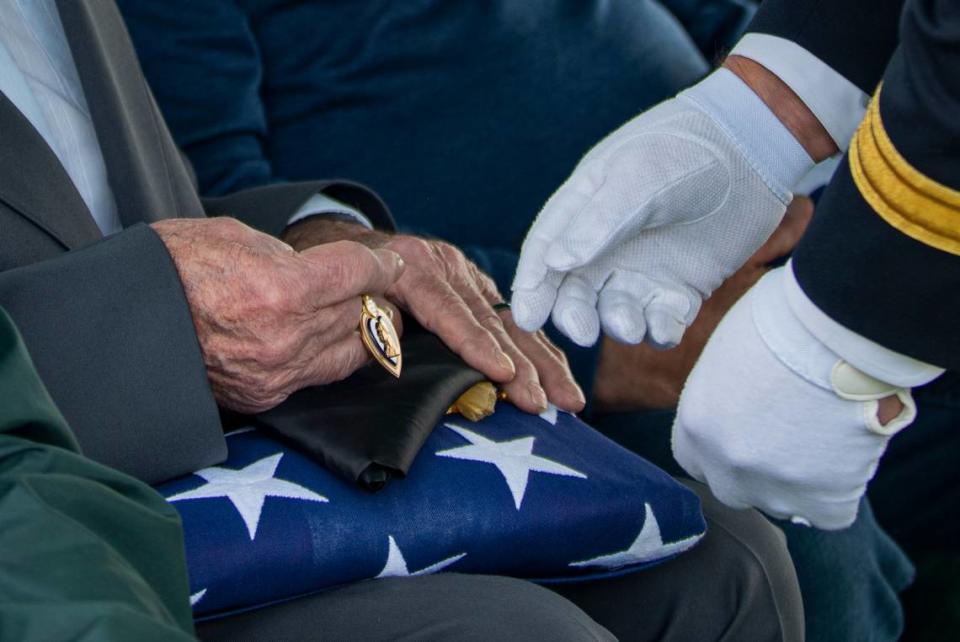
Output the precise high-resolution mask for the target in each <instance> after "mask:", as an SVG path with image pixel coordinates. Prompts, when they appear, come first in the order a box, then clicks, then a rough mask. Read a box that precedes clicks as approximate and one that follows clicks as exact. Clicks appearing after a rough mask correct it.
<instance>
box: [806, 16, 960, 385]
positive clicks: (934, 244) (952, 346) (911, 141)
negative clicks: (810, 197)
mask: <svg viewBox="0 0 960 642" xmlns="http://www.w3.org/2000/svg"><path fill="white" fill-rule="evenodd" d="M899 34H900V35H899V46H898V47H897V48H896V49H895V51H894V52H893V53H892V55H891V56H890V57H889V60H888V61H887V64H886V69H885V72H884V75H883V81H882V84H881V85H880V86H879V88H871V90H873V89H876V91H875V94H874V99H873V101H872V103H871V106H870V108H869V109H868V111H867V116H866V118H865V119H864V121H863V123H862V124H861V125H860V127H859V129H858V130H857V133H856V135H855V136H854V138H853V140H852V141H851V145H850V150H849V152H848V155H847V158H846V159H845V162H844V163H843V165H842V167H841V169H840V171H838V173H837V176H836V177H835V178H834V180H833V182H832V183H831V184H830V185H829V186H828V188H827V190H826V192H825V193H824V195H823V199H822V200H821V202H820V204H819V207H818V208H817V213H816V215H815V216H814V220H813V222H812V224H811V226H810V228H809V229H808V231H807V233H806V235H805V237H804V239H803V241H802V242H801V244H800V245H799V247H798V248H797V250H796V252H795V254H794V269H795V272H796V275H797V279H798V281H799V283H800V286H801V287H802V288H803V290H804V291H805V292H806V294H807V295H808V296H809V297H810V299H811V300H812V301H813V302H814V303H815V304H817V306H818V307H820V308H821V309H822V310H823V311H824V312H825V313H826V314H827V315H829V316H830V317H832V318H833V319H834V320H836V321H837V322H839V323H841V324H842V325H844V326H846V327H848V328H850V329H852V330H854V331H856V332H858V333H860V334H861V335H863V336H866V337H868V338H870V339H873V340H874V341H876V342H878V343H880V344H881V345H884V346H887V347H889V348H891V349H893V350H896V351H898V352H902V353H904V354H907V355H910V356H912V357H915V358H918V359H921V360H923V361H926V362H929V363H932V364H935V365H938V366H941V367H944V368H947V369H950V370H957V369H960V332H958V331H957V321H956V320H957V318H960V297H958V296H957V292H960V120H958V119H957V114H960V46H958V43H960V2H957V1H956V0H908V2H907V3H906V6H905V8H904V11H903V15H902V19H901V21H900V31H899Z"/></svg>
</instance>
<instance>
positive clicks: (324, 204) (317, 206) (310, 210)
mask: <svg viewBox="0 0 960 642" xmlns="http://www.w3.org/2000/svg"><path fill="white" fill-rule="evenodd" d="M320 214H324V215H328V216H330V215H332V216H338V217H341V218H343V219H345V220H348V221H352V222H354V223H359V224H360V225H363V226H364V227H366V228H367V229H369V230H372V229H373V224H372V223H371V222H370V219H368V218H367V217H366V216H364V215H363V214H362V213H361V212H360V210H357V209H355V208H353V207H350V206H349V205H346V204H344V203H341V202H340V201H338V200H336V199H334V198H330V197H329V196H327V195H326V194H322V193H317V194H314V195H313V196H311V197H310V198H308V199H307V202H306V203H304V204H303V205H301V206H300V209H298V210H297V211H296V213H295V214H294V215H293V216H291V217H290V220H288V221H287V225H288V226H289V225H293V224H294V223H296V222H297V221H300V220H303V219H305V218H307V217H309V216H317V215H320Z"/></svg>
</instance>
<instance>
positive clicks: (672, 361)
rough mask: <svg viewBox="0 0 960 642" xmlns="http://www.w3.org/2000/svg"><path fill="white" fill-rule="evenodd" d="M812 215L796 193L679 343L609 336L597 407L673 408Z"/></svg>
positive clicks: (810, 207)
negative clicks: (716, 337)
mask: <svg viewBox="0 0 960 642" xmlns="http://www.w3.org/2000/svg"><path fill="white" fill-rule="evenodd" d="M812 216H813V201H811V200H810V199H809V198H807V197H806V196H798V197H795V198H794V199H793V201H791V203H790V205H789V206H788V207H787V212H786V214H785V215H784V217H783V220H782V221H781V222H780V225H779V226H778V227H777V229H776V231H774V233H773V235H772V236H771V237H770V239H769V240H768V241H767V242H766V243H764V244H763V246H762V247H761V248H760V249H759V250H757V251H756V252H755V253H754V254H753V256H751V257H750V258H749V259H748V260H747V263H746V264H745V265H744V266H743V267H742V268H740V269H739V270H737V271H736V272H735V273H734V274H733V276H731V277H730V278H729V279H727V280H726V281H724V282H723V285H721V286H720V287H719V288H717V289H716V290H715V291H714V293H713V294H712V295H710V298H709V299H707V300H706V301H705V302H704V304H703V307H702V308H701V309H700V313H699V314H698V315H697V318H696V320H695V321H694V322H693V324H692V325H691V326H690V327H689V328H688V329H687V331H686V333H684V335H683V341H681V342H680V345H678V346H677V347H675V348H673V349H671V350H657V349H655V348H653V347H651V346H650V345H648V344H646V343H641V344H639V345H627V344H623V343H617V342H615V341H613V340H612V339H610V338H608V337H605V338H604V340H603V344H602V346H601V349H600V360H599V363H598V365H597V373H596V376H595V378H594V384H593V402H594V407H595V408H596V409H597V410H601V411H631V410H640V409H666V408H675V407H676V406H677V402H678V401H679V399H680V391H681V390H682V389H683V384H684V382H685V381H686V380H687V377H688V376H689V375H690V371H691V370H692V369H693V365H694V364H695V363H696V361H697V359H698V358H699V357H700V353H701V352H702V351H703V346H704V345H705V344H706V343H707V339H709V338H710V335H711V334H713V331H714V330H715V329H716V327H717V324H719V323H720V319H722V318H723V315H725V314H726V313H727V311H728V310H730V308H731V307H732V306H733V304H734V303H736V302H737V301H738V300H739V299H740V297H742V296H743V294H744V293H745V292H746V291H747V290H749V289H750V288H751V287H752V286H753V285H754V284H755V283H756V282H757V281H759V280H760V278H761V277H762V276H763V275H764V274H766V273H767V272H768V271H769V269H770V268H769V267H768V266H769V264H770V263H772V262H773V261H776V260H777V259H781V258H783V257H784V256H786V255H788V254H789V253H790V252H792V251H793V249H794V247H796V245H797V243H798V242H799V241H800V237H801V236H802V235H803V232H804V230H805V229H806V228H807V224H808V223H809V222H810V218H811V217H812Z"/></svg>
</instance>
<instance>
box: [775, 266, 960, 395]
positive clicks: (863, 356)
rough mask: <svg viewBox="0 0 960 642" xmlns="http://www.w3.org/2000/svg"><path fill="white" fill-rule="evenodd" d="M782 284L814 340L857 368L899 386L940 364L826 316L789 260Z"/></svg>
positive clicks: (929, 375) (923, 377)
mask: <svg viewBox="0 0 960 642" xmlns="http://www.w3.org/2000/svg"><path fill="white" fill-rule="evenodd" d="M782 272H783V275H782V283H781V285H782V288H783V293H784V295H785V298H786V302H787V304H788V306H789V310H790V312H792V314H793V316H794V317H795V318H796V319H797V320H798V321H799V322H800V323H801V324H803V326H804V327H805V328H806V329H807V331H809V332H810V334H811V335H813V336H814V337H815V338H816V339H817V340H818V341H820V342H821V343H823V344H824V345H826V346H827V347H828V348H830V350H832V351H833V352H835V353H836V354H837V355H839V356H840V357H841V358H842V359H844V360H845V361H846V362H847V363H849V364H850V365H852V366H853V367H855V368H857V369H858V370H860V371H861V372H863V373H865V374H867V375H869V376H871V377H873V378H874V379H878V380H880V381H883V382H885V383H888V384H890V385H893V386H896V387H902V388H912V387H914V386H919V385H923V384H925V383H929V382H931V381H933V380H934V379H936V378H937V377H939V376H940V375H941V374H943V372H944V370H943V368H939V367H937V366H934V365H931V364H929V363H925V362H923V361H919V360H917V359H914V358H913V357H909V356H907V355H904V354H900V353H899V352H894V351H893V350H890V349H889V348H885V347H883V346H882V345H880V344H879V343H876V342H874V341H871V340H870V339H867V338H866V337H863V336H861V335H859V334H857V333H856V332H853V331H852V330H849V329H847V328H845V327H844V326H842V325H840V324H839V323H837V322H836V321H834V320H833V319H831V318H830V317H828V316H827V315H826V314H825V313H824V312H823V311H822V310H820V308H818V307H817V306H816V304H815V303H814V302H813V301H811V300H810V299H809V297H807V295H806V293H804V291H803V290H802V289H801V288H800V284H799V283H798V282H797V278H796V276H795V275H794V273H793V262H792V260H791V261H789V262H788V263H787V265H786V266H785V267H784V268H782Z"/></svg>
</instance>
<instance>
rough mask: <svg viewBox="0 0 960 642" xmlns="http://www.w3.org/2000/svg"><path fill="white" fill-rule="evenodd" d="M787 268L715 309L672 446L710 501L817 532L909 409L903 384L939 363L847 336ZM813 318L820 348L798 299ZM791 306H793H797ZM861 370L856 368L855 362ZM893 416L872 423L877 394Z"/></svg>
mask: <svg viewBox="0 0 960 642" xmlns="http://www.w3.org/2000/svg"><path fill="white" fill-rule="evenodd" d="M791 269H792V266H791V265H788V266H786V267H783V268H779V269H777V270H773V271H772V272H770V273H769V274H767V275H766V276H764V277H763V279H761V280H760V281H759V282H758V283H757V284H756V285H755V286H754V287H753V289H751V290H750V291H749V292H748V293H747V294H746V295H745V296H744V297H743V298H742V299H741V300H740V301H739V302H738V303H737V304H736V305H735V306H734V307H733V308H732V309H731V310H730V312H729V313H728V314H727V316H726V317H724V319H723V321H721V323H720V325H719V326H718V327H717V329H716V331H715V332H714V334H713V336H712V337H711V338H710V340H709V342H708V343H707V345H706V348H705V349H704V351H703V354H702V355H701V357H700V360H699V361H698V362H697V365H696V366H695V367H694V369H693V372H692V373H691V374H690V377H689V379H688V380H687V383H686V386H685V388H684V390H683V393H682V395H681V397H680V405H679V408H678V411H677V419H676V421H675V423H674V426H673V454H674V457H675V458H676V460H677V462H679V464H680V465H681V466H683V468H684V469H686V471H687V472H688V473H690V474H691V475H692V476H693V477H695V478H696V479H699V480H700V481H703V482H705V483H707V484H708V485H709V486H710V489H711V490H712V491H713V493H714V494H715V495H716V496H717V498H718V499H720V501H722V502H724V503H725V504H727V505H729V506H732V507H734V508H745V507H747V506H754V507H756V508H759V509H761V510H763V511H764V512H766V513H767V514H769V515H771V516H773V517H779V518H787V519H794V521H797V522H800V523H807V524H812V525H814V526H817V527H820V528H825V529H839V528H844V527H846V526H849V525H850V524H851V523H853V521H854V519H855V518H856V515H857V506H858V503H859V500H860V497H861V496H862V495H863V494H864V492H865V490H866V485H867V482H868V481H869V480H870V479H871V478H872V477H873V475H874V472H875V471H876V469H877V464H878V462H879V461H880V457H881V455H883V452H884V450H885V449H886V446H887V442H888V441H889V439H890V437H891V436H892V435H893V434H895V433H896V432H897V431H899V430H901V429H903V428H904V427H906V426H907V425H909V424H910V423H911V422H912V421H913V419H914V417H915V416H916V406H915V405H914V402H913V398H912V397H911V395H910V390H909V387H907V386H910V385H919V384H921V383H926V382H927V381H930V380H931V379H933V378H935V377H936V376H938V375H939V374H940V373H942V370H940V369H939V368H936V367H934V366H929V365H928V364H924V363H922V362H918V361H916V360H913V359H911V358H909V357H906V356H904V355H899V354H897V353H894V352H892V351H889V350H887V349H885V348H882V347H881V346H879V345H877V344H875V343H873V342H871V341H869V340H868V339H865V338H863V337H860V336H859V335H854V334H853V333H852V332H850V331H849V330H846V329H845V328H842V327H841V326H839V325H837V324H835V322H832V321H830V320H829V319H827V318H826V316H825V315H823V313H822V312H820V311H819V310H818V309H816V308H814V307H813V304H812V302H810V300H809V299H807V298H806V296H805V295H804V294H803V292H802V290H800V289H799V286H798V285H797V284H796V281H795V279H794V278H793V273H792V271H791ZM798 297H799V299H801V300H802V301H801V304H802V305H803V306H808V307H809V310H807V312H804V313H803V314H801V316H806V317H808V318H809V316H810V314H809V313H811V311H812V314H813V315H821V316H822V317H823V318H822V319H820V321H817V322H816V323H814V324H813V325H815V326H818V328H820V329H823V328H826V327H827V326H828V325H829V324H831V323H832V324H834V325H835V326H836V327H835V328H834V330H833V331H828V332H827V334H829V340H830V342H831V343H837V342H838V341H839V342H840V343H844V344H845V345H846V346H849V348H850V350H849V352H850V354H852V355H853V358H854V360H855V361H856V362H857V363H858V365H860V364H866V365H868V366H870V367H871V368H872V369H873V371H872V372H871V374H873V375H876V374H878V373H883V374H884V376H887V377H888V378H887V381H891V380H893V381H895V384H889V383H884V382H883V381H881V380H879V379H877V378H874V376H870V375H868V374H866V373H865V372H864V371H863V370H861V369H859V368H857V367H854V366H853V365H851V364H850V363H849V361H848V358H846V357H841V356H840V355H839V354H837V353H836V352H834V351H833V350H832V349H830V348H828V347H827V346H826V345H825V344H824V343H823V342H822V341H821V340H820V339H819V338H818V337H817V336H814V334H812V333H811V331H810V329H809V327H808V326H807V325H805V324H804V323H803V322H802V321H801V320H800V317H799V316H798V315H797V313H795V311H794V310H796V309H797V299H798ZM801 312H803V311H802V310H801ZM861 367H863V366H862V365H861ZM891 395H896V396H897V397H898V398H899V399H900V401H901V402H902V403H903V406H904V407H903V410H902V412H901V413H900V414H899V415H898V416H897V417H896V418H894V419H893V420H892V421H890V422H888V423H887V424H886V425H881V424H880V422H879V421H878V419H877V409H878V400H879V399H882V398H884V397H888V396H891Z"/></svg>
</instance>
